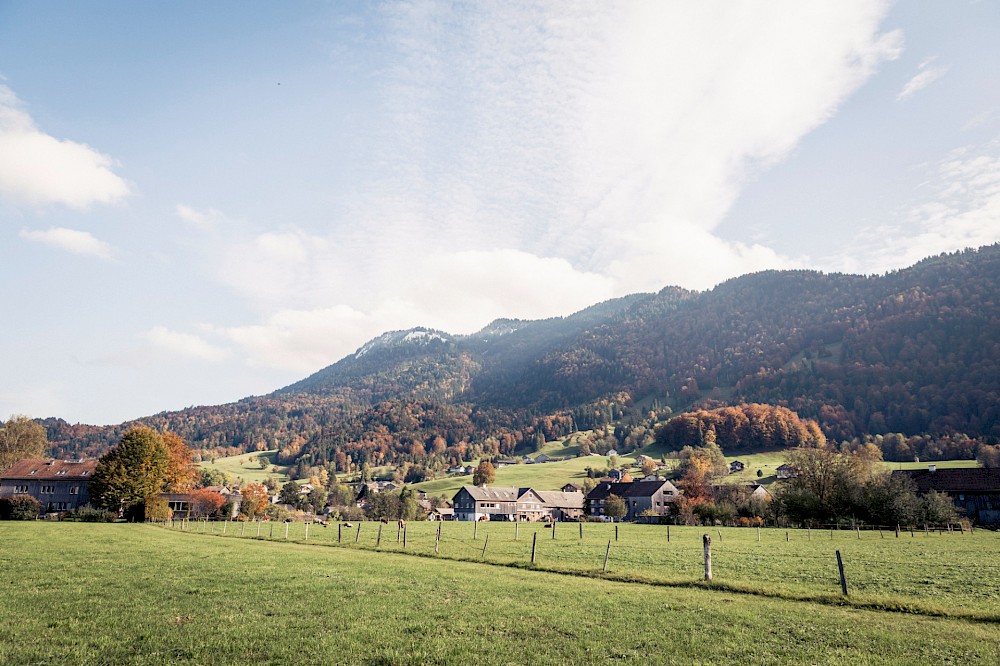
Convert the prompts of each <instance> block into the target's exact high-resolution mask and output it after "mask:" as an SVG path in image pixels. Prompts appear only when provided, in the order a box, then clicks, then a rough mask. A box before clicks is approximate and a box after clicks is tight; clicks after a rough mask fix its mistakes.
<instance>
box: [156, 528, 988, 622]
mask: <svg viewBox="0 0 1000 666" xmlns="http://www.w3.org/2000/svg"><path fill="white" fill-rule="evenodd" d="M438 525H439V523H433V522H410V523H409V524H408V525H407V526H406V533H405V534H403V532H402V530H401V529H400V528H399V527H398V526H397V524H396V523H395V522H391V523H389V524H383V523H379V522H377V521H363V522H354V523H352V526H351V527H350V528H346V527H343V526H340V525H337V524H331V525H330V526H323V525H321V524H312V525H309V526H307V525H306V524H305V523H270V522H262V523H211V522H209V523H205V522H194V523H187V524H185V525H184V526H183V527H182V526H181V524H180V523H179V522H175V523H174V526H173V527H172V528H170V529H172V530H173V531H186V532H194V533H203V534H206V535H209V534H214V535H217V536H226V537H235V538H244V539H246V538H254V539H256V538H260V539H263V540H268V541H286V540H287V541H290V542H299V543H309V544H313V545H332V546H340V547H342V548H350V549H358V550H377V551H381V552H399V553H404V552H405V553H407V554H411V555H421V556H425V557H434V558H437V559H454V560H465V561H473V562H483V563H488V564H494V565H500V566H505V567H528V568H534V569H540V570H546V571H552V572H558V573H567V574H574V575H580V576H585V577H600V578H608V579H613V580H625V581H632V582H643V583H648V584H653V585H666V586H692V585H701V584H702V579H703V574H704V558H703V545H702V535H704V534H708V535H709V536H710V537H711V538H712V560H713V585H714V586H715V587H719V588H725V589H731V590H738V591H743V592H747V593H753V594H759V595H761V596H774V597H780V598H786V599H796V600H811V601H822V602H832V603H837V604H851V605H855V606H859V607H874V608H885V609H902V610H906V611H910V612H915V613H923V614H930V615H944V616H956V617H959V616H962V617H974V618H985V617H993V618H995V619H998V620H1000V535H998V534H997V533H995V532H990V531H985V530H977V531H976V532H974V533H968V532H965V533H963V532H959V531H957V530H956V531H953V532H948V531H946V530H945V531H933V530H932V531H929V532H924V531H920V530H917V531H913V532H910V531H907V530H902V531H901V532H900V535H899V537H896V535H895V532H894V531H893V530H883V531H881V532H880V531H878V530H861V531H854V530H828V529H827V530H818V529H814V530H785V529H780V528H762V529H760V530H759V532H758V530H757V529H756V528H749V527H743V528H740V527H712V528H706V527H686V526H677V525H672V526H670V528H669V541H668V540H667V539H668V528H667V526H665V525H638V524H631V523H620V524H617V525H613V524H610V523H582V524H581V523H558V524H557V525H556V528H555V535H554V536H553V530H552V528H549V527H545V525H544V524H543V523H504V522H489V521H484V522H480V523H479V524H478V526H477V525H476V524H475V523H467V522H447V523H441V524H440V526H441V537H440V540H438V539H437V529H438ZM286 534H287V538H286ZM581 534H582V537H581ZM404 537H405V543H404ZM859 537H860V538H859ZM758 538H759V539H760V540H759V541H758ZM487 539H488V541H487ZM786 539H787V540H786ZM609 544H610V547H609ZM533 548H534V550H535V562H534V564H533V565H532V564H531V552H532V549H533ZM837 551H840V552H841V556H842V559H843V561H844V564H845V570H846V577H847V582H848V586H849V590H848V591H849V595H848V597H847V598H846V599H845V598H842V597H841V595H840V582H839V574H838V569H837V559H836V552H837ZM605 556H607V560H608V563H607V568H606V570H605V565H604V560H605Z"/></svg>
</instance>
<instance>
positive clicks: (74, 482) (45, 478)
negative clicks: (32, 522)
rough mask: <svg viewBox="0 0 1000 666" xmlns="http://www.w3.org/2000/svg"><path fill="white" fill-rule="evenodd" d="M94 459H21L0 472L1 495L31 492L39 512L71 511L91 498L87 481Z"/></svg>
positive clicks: (92, 468)
mask: <svg viewBox="0 0 1000 666" xmlns="http://www.w3.org/2000/svg"><path fill="white" fill-rule="evenodd" d="M95 467H97V461H96V460H20V461H18V462H16V463H14V465H13V467H11V468H10V469H8V470H7V471H5V472H3V473H2V474H0V497H3V498H11V497H17V496H18V495H30V496H32V497H34V498H35V499H36V500H38V501H39V502H40V503H41V505H42V513H47V512H50V511H70V510H72V509H77V508H79V507H81V506H83V505H84V504H86V503H87V502H88V501H89V500H90V493H89V492H88V491H87V482H88V481H89V480H90V477H91V475H93V473H94V468H95Z"/></svg>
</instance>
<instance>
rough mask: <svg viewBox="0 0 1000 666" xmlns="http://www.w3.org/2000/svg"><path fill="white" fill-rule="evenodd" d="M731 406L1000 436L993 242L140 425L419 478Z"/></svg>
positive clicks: (389, 360) (768, 280) (583, 321)
mask: <svg viewBox="0 0 1000 666" xmlns="http://www.w3.org/2000/svg"><path fill="white" fill-rule="evenodd" d="M740 402H767V403H772V404H781V405H786V406H789V407H791V408H792V409H794V410H796V411H797V412H798V413H799V414H800V415H802V416H804V417H810V418H815V419H817V420H818V421H819V422H820V424H821V426H822V427H823V429H824V430H825V431H826V433H827V435H828V436H830V437H833V438H835V439H843V438H850V437H853V436H856V435H862V434H866V433H871V434H878V433H887V432H905V433H907V434H918V433H935V434H947V433H953V432H963V433H967V434H969V435H970V436H974V437H984V438H994V439H995V438H998V437H1000V245H993V246H989V247H984V248H981V249H979V250H969V251H965V252H961V253H954V254H950V255H941V256H938V257H933V258H930V259H927V260H924V261H921V262H919V263H918V264H916V265H914V266H912V267H910V268H908V269H905V270H901V271H895V272H892V273H889V274H887V275H883V276H870V277H865V276H857V275H839V274H834V275H827V274H823V273H819V272H815V271H765V272H761V273H756V274H752V275H746V276H743V277H740V278H735V279H732V280H729V281H727V282H725V283H723V284H720V285H719V286H718V287H716V288H715V289H712V290H710V291H707V292H690V291H686V290H682V289H677V288H667V289H664V290H662V291H660V292H659V293H657V294H635V295H632V296H627V297H624V298H619V299H614V300H612V301H607V302H605V303H600V304H597V305H595V306H592V307H590V308H587V309H586V310H583V311H581V312H579V313H577V314H574V315H572V316H569V317H564V318H553V319H547V320H542V321H516V320H498V321H496V322H494V323H493V324H491V325H490V326H487V327H486V328H484V329H483V330H482V331H479V332H478V333H475V334H472V335H468V336H455V335H450V334H447V333H444V332H442V331H434V330H431V329H424V328H418V329H412V330H409V331H395V332H390V333H386V334H384V335H382V336H380V337H379V338H376V339H375V340H373V341H371V342H369V343H368V344H366V345H364V346H363V347H361V348H360V349H359V350H358V351H357V352H356V353H355V354H352V355H350V356H348V357H346V358H344V359H341V360H340V361H338V362H337V363H335V364H333V365H331V366H329V367H327V368H324V369H322V370H320V371H319V372H317V373H315V374H313V375H311V376H310V377H307V378H306V379H303V380H302V381H300V382H297V383H295V384H292V385H290V386H288V387H285V388H283V389H280V390H278V391H276V392H274V393H273V394H271V395H268V396H262V397H256V398H247V399H245V400H242V401H239V402H237V403H232V404H229V405H221V406H218V407H198V408H191V409H187V410H181V411H179V412H171V413H163V414H158V415H155V416H152V417H149V418H146V419H141V420H140V421H141V422H142V423H146V424H149V425H153V426H154V427H160V428H170V429H173V430H176V431H178V432H179V433H180V434H181V435H182V436H184V437H185V438H186V439H188V441H191V442H192V443H193V444H194V445H195V446H201V447H205V448H218V449H220V450H222V449H224V448H225V447H235V448H237V449H240V450H246V449H253V448H272V447H279V448H282V449H283V450H284V456H285V457H286V459H292V458H295V457H299V456H301V455H302V454H303V453H306V454H307V455H308V456H309V458H310V461H311V462H313V463H316V462H324V461H327V462H329V461H333V460H334V458H335V457H336V456H337V455H340V456H341V459H342V462H343V461H346V460H347V459H349V460H351V461H354V463H355V464H360V462H361V461H364V462H370V463H373V464H374V463H376V462H399V461H401V460H406V461H410V462H414V463H418V462H421V461H426V460H428V459H430V458H432V457H433V456H435V455H439V456H451V457H452V458H455V457H460V456H461V455H463V454H465V453H468V451H463V450H461V449H460V448H457V447H460V446H462V445H473V446H474V447H475V448H476V450H483V451H487V452H488V451H490V450H494V451H509V450H511V449H513V448H514V447H517V446H520V445H522V444H523V443H524V442H525V441H527V440H530V439H532V438H535V437H537V435H538V432H539V431H543V432H544V433H545V434H546V435H548V436H553V435H556V434H559V433H561V432H565V431H567V430H568V429H572V428H574V427H591V426H593V425H600V424H601V423H603V422H607V421H608V420H610V419H615V418H618V417H620V416H622V415H623V414H627V413H628V412H629V411H630V410H631V411H632V412H634V413H636V414H638V413H644V412H645V411H648V409H649V408H650V407H651V406H656V405H660V406H669V407H671V408H672V409H674V410H675V411H676V410H679V409H685V408H689V407H694V406H701V405H717V404H737V403H740ZM124 425H128V424H124ZM124 425H123V426H118V427H115V428H107V429H100V428H96V429H95V428H91V427H88V426H69V425H68V424H65V423H64V422H60V421H58V420H49V421H48V422H47V426H48V428H49V436H50V441H53V442H54V443H55V447H54V449H55V451H56V452H59V454H60V455H62V454H63V453H78V452H83V453H87V454H91V455H92V454H94V453H98V452H100V451H101V450H102V449H103V448H105V447H106V446H107V445H108V444H109V443H110V442H113V441H115V440H116V438H117V437H118V436H119V435H120V432H121V430H122V428H123V427H124ZM437 439H440V440H441V441H436V440H437ZM483 447H485V448H483Z"/></svg>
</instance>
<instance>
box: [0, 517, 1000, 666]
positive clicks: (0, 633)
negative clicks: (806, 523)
mask: <svg viewBox="0 0 1000 666" xmlns="http://www.w3.org/2000/svg"><path fill="white" fill-rule="evenodd" d="M228 527H229V528H230V531H229V533H228V534H229V535H232V533H233V531H232V527H233V526H232V524H230V525H228ZM299 527H302V528H303V529H304V526H301V525H300V526H299ZM373 527H374V525H373V524H371V523H365V528H373ZM421 527H423V526H421ZM457 527H463V528H468V529H470V530H471V528H472V526H471V525H446V526H445V528H446V529H447V528H457ZM490 527H499V526H490ZM503 527H505V528H511V527H512V526H510V525H507V526H503ZM588 527H589V525H588ZM597 527H607V526H597ZM627 527H634V526H627ZM481 529H482V528H481ZM636 529H638V528H636ZM410 530H411V531H412V532H413V535H412V537H411V538H412V541H411V544H410V547H415V546H416V542H417V541H426V540H427V537H428V535H429V533H430V532H429V531H427V532H421V531H420V530H418V529H416V528H415V527H410ZM326 532H327V533H330V532H332V529H327V530H326ZM418 533H419V534H420V536H418ZM315 534H316V526H313V532H311V533H310V543H308V544H301V543H283V542H280V541H267V540H259V539H255V538H254V539H251V538H245V539H237V538H219V537H218V536H215V537H213V536H211V535H209V534H200V533H193V532H180V531H177V530H168V529H164V528H158V527H152V526H146V525H125V524H118V525H94V524H89V525H88V524H71V523H42V522H36V523H0V540H2V542H3V543H17V544H18V548H16V549H13V548H5V549H0V585H3V589H4V603H3V604H0V663H3V664H5V665H6V666H21V665H25V666H26V665H28V664H83V665H90V664H93V665H97V664H102V665H103V664H109V665H116V664H135V665H147V664H148V665H154V664H155V665H159V664H217V665H222V664H246V663H260V664H299V663H314V664H382V665H397V664H398V665H403V664H469V663H477V664H484V665H493V664H498V665H499V664H524V663H531V664H533V665H536V664H537V665H539V666H545V665H548V664H607V663H623V664H643V665H648V664H650V663H659V664H693V663H700V664H722V663H754V664H758V663H760V664H793V663H794V664H800V663H824V664H930V663H936V664H940V663H952V664H996V663H1000V624H998V623H997V620H996V618H995V616H994V617H993V619H986V618H984V619H986V621H969V620H964V619H957V618H954V617H928V616H925V615H913V614H907V613H900V612H886V611H880V610H869V609H862V608H856V607H851V606H837V605H834V604H832V603H811V602H803V601H794V600H788V599H781V598H769V597H766V596H759V595H755V594H741V593H735V592H733V591H727V590H725V589H713V588H711V587H701V586H698V585H695V586H693V587H663V586H657V585H648V584H643V583H629V582H615V581H608V580H600V579H594V578H586V577H581V576H565V575H560V574H554V573H549V572H545V571H531V570H525V569H515V568H509V567H497V566H492V565H489V564H477V563H471V562H457V561H450V560H445V561H442V560H439V559H434V558H433V557H432V556H429V557H411V556H407V555H401V554H393V553H382V552H380V553H375V552H371V551H359V550H355V549H354V547H353V546H351V547H341V548H337V547H322V546H316V545H314V544H313V543H312V542H313V541H314V540H315V539H316V537H315ZM723 534H724V535H725V538H726V539H729V538H732V541H733V542H734V544H735V543H737V542H739V540H738V539H736V538H735V536H733V535H732V534H731V533H729V532H727V531H725V530H724V531H723ZM301 536H302V535H300V538H301ZM393 536H394V535H393ZM483 536H484V535H483V532H482V531H481V532H480V541H482V537H483ZM524 536H525V534H524V533H523V532H522V538H523V537H524ZM605 536H606V535H603V534H602V535H600V538H601V539H603V538H604V537H605ZM596 537H597V535H595V539H596ZM695 537H698V538H700V536H699V535H698V534H695V533H694V532H692V533H691V534H683V533H679V534H678V538H683V540H684V541H685V542H686V541H695ZM567 538H568V535H567ZM623 538H631V539H633V540H635V539H638V536H637V533H629V532H628V531H627V528H626V532H625V534H623ZM935 538H937V539H940V542H941V543H949V544H955V545H958V544H962V545H963V548H966V549H968V550H956V551H954V553H953V557H954V560H955V562H956V564H957V565H962V564H968V563H970V562H969V560H968V559H967V558H969V557H978V556H987V560H988V562H989V563H991V566H992V563H993V561H994V559H995V555H994V556H993V557H989V556H988V553H989V549H991V548H992V550H993V551H994V552H995V551H997V548H996V546H997V540H996V537H995V535H991V534H989V533H982V534H980V533H979V532H977V533H976V535H975V536H969V535H966V536H965V537H960V536H954V537H932V538H930V539H923V540H920V539H917V540H918V541H922V543H924V544H925V548H924V549H920V550H917V549H914V550H912V551H905V552H907V553H908V555H909V556H910V557H914V558H916V557H919V554H920V553H921V552H935V553H936V552H937V551H936V550H934V549H931V550H926V547H927V546H926V544H930V543H933V539H935ZM562 539H563V537H562V535H560V536H559V537H558V538H557V540H556V542H555V543H556V544H560V543H562ZM963 540H964V541H963ZM391 541H392V542H393V543H392V546H393V547H396V546H395V543H394V541H395V540H394V538H393V539H391ZM502 541H503V538H502V536H501V534H500V532H499V531H497V532H491V539H490V546H491V547H492V546H493V544H494V542H497V544H498V545H499V544H500V543H501V542H502ZM797 541H798V535H796V536H795V537H794V541H793V542H797ZM979 542H981V546H982V549H981V550H980V549H978V548H976V544H977V543H979ZM520 543H522V544H523V543H524V541H522V542H520ZM605 543H606V542H605ZM765 543H766V546H765V547H764V548H763V549H766V550H768V551H770V550H773V549H774V543H773V539H770V538H768V540H767V541H766V542H765ZM477 545H478V544H477ZM543 545H544V546H545V549H544V550H542V546H543ZM566 545H567V546H569V545H570V542H569V541H568V540H567V542H566ZM841 546H842V547H845V548H846V541H844V542H843V543H841ZM383 547H385V543H384V542H383ZM451 547H452V548H457V546H455V545H454V544H452V546H451ZM676 547H677V548H678V550H680V551H681V553H684V552H686V550H687V547H686V546H681V543H680V542H678V543H677V544H676ZM741 547H743V548H746V547H748V544H746V543H742V544H741ZM539 549H540V551H541V552H542V553H547V554H546V555H542V556H541V561H542V564H543V565H544V566H548V565H549V564H551V562H552V561H553V555H552V552H553V549H554V545H553V544H552V543H551V542H549V541H542V540H541V539H540V540H539ZM602 550H603V549H602ZM724 550H725V549H724V548H720V550H719V553H720V558H721V559H720V562H719V565H720V566H719V569H718V570H719V574H718V575H719V576H720V577H724V576H726V575H727V574H726V573H725V572H726V571H727V570H728V569H729V566H730V564H729V563H727V562H732V561H733V560H732V558H726V557H725V556H724V555H723V553H724ZM902 552H904V551H898V553H897V556H901V553H902ZM25 553H32V554H33V556H31V557H25ZM617 553H618V551H617V549H616V550H612V562H613V563H614V564H613V565H612V571H620V572H625V571H626V568H627V566H628V563H626V562H625V561H622V560H619V559H617V558H618V557H620V556H619V555H618V554H617ZM487 559H490V555H489V553H488V554H487ZM588 559H592V558H589V557H588ZM856 559H857V557H856V556H854V557H853V559H852V557H848V560H847V561H848V563H849V564H848V566H849V567H851V563H852V562H854V561H856ZM588 566H589V567H590V568H594V566H593V564H589V565H588ZM857 568H858V567H857V565H854V567H853V568H851V569H849V570H850V571H856V570H857ZM956 568H964V569H965V571H966V572H967V576H968V577H970V578H971V577H974V574H973V569H972V568H971V567H958V566H957V567H956ZM931 575H933V574H931ZM827 578H829V576H827ZM987 584H988V585H993V583H991V582H987ZM975 603H976V604H979V602H978V601H977V602H975ZM637 606H638V607H640V608H639V609H637Z"/></svg>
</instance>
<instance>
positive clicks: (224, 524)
mask: <svg viewBox="0 0 1000 666" xmlns="http://www.w3.org/2000/svg"><path fill="white" fill-rule="evenodd" d="M228 529H229V519H228V518H227V519H226V522H224V523H222V533H223V534H225V533H226V530H228Z"/></svg>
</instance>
